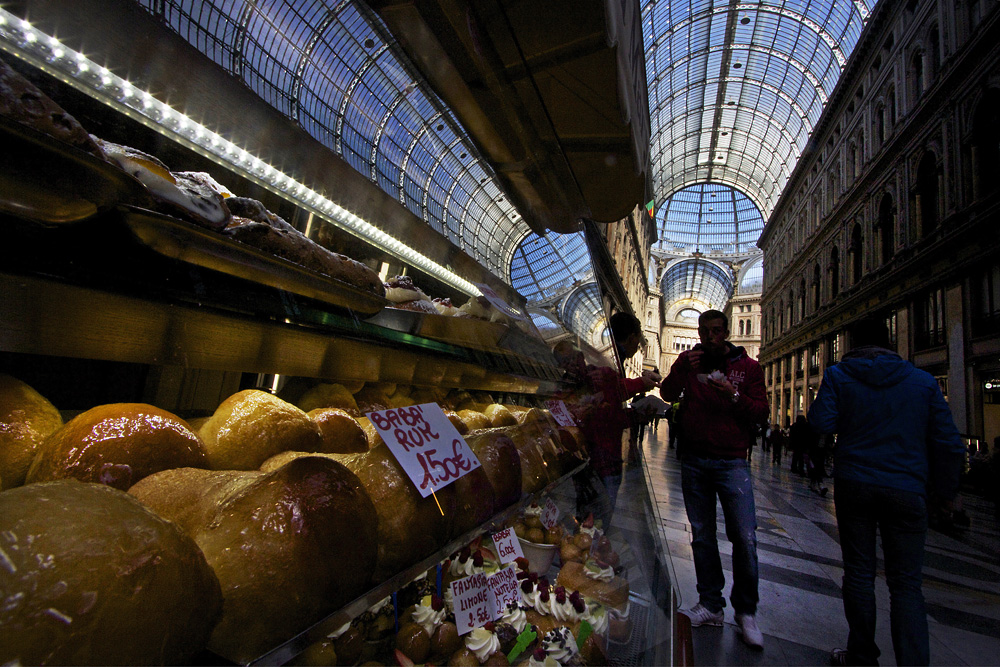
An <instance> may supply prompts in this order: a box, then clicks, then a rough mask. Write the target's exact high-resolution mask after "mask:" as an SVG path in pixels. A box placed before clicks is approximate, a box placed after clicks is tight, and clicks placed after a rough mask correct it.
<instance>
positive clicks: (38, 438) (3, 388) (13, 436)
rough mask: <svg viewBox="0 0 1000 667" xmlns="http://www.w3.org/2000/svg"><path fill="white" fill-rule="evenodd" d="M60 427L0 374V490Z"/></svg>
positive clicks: (48, 409) (26, 391) (42, 404)
mask: <svg viewBox="0 0 1000 667" xmlns="http://www.w3.org/2000/svg"><path fill="white" fill-rule="evenodd" d="M0 62H2V61H0ZM62 425H63V420H62V417H61V416H60V415H59V411H58V410H56V407H55V406H54V405H52V404H51V403H50V402H49V401H48V399H46V398H45V397H44V396H42V395H41V394H39V393H38V392H37V391H35V390H34V389H32V388H31V387H30V386H28V385H27V384H25V383H24V382H21V381H20V380H18V379H17V378H14V377H11V376H10V375H5V374H3V373H0V489H10V488H13V487H15V486H21V485H22V484H24V477H25V475H27V473H28V467H29V466H30V465H31V462H32V460H33V459H34V458H35V453H36V451H37V450H38V447H39V445H41V444H42V441H43V440H44V439H45V438H46V437H47V436H48V435H49V434H50V433H52V432H53V431H55V430H56V429H58V428H59V427H60V426H62Z"/></svg>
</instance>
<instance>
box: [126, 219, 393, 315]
mask: <svg viewBox="0 0 1000 667" xmlns="http://www.w3.org/2000/svg"><path fill="white" fill-rule="evenodd" d="M117 212H118V214H119V216H120V217H121V219H122V221H123V222H124V224H125V225H126V226H127V227H128V229H129V231H130V232H131V233H132V235H133V236H134V237H135V238H136V240H138V241H139V242H140V243H141V244H143V245H144V246H146V247H147V248H149V249H150V250H152V251H153V252H155V253H157V254H159V255H162V256H164V257H170V258H172V259H176V260H179V261H182V262H186V263H188V264H194V265H197V266H200V267H203V268H206V269H212V270H213V271H218V272H220V273H224V274H227V275H230V276H234V277H236V278H241V279H244V280H249V281H252V282H255V283H258V284H262V285H266V286H268V287H273V288H275V289H279V290H284V291H286V292H290V293H292V294H297V295H299V296H304V297H307V298H310V299H315V300H316V301H321V302H323V303H325V304H327V305H329V306H335V307H337V308H344V309H347V310H350V311H352V312H354V313H357V314H359V315H361V316H363V317H369V316H372V315H375V314H376V313H378V312H380V311H381V310H382V309H383V308H384V307H385V305H386V304H387V303H388V301H386V299H385V298H384V297H382V296H379V295H377V294H373V293H371V292H366V291H364V290H362V289H360V288H358V287H355V286H353V285H349V284H348V283H345V282H342V281H340V280H337V279H335V278H330V277H329V276H324V275H321V274H319V273H315V272H314V271H311V270H309V269H307V268H305V267H303V266H299V265H298V264H295V263H294V262H290V261H288V260H285V259H283V258H281V257H277V256H275V255H272V254H270V253H268V252H265V251H263V250H259V249H258V248H255V247H253V246H250V245H247V244H244V243H241V242H239V241H235V240H233V239H228V238H226V237H224V236H222V235H220V234H219V233H217V232H213V231H211V230H209V229H205V228H201V227H198V226H196V225H193V224H191V223H188V222H184V221H183V220H178V219H176V218H172V217H170V216H167V215H163V214H161V213H156V212H154V211H148V210H145V209H142V208H137V207H134V206H119V207H118V208H117Z"/></svg>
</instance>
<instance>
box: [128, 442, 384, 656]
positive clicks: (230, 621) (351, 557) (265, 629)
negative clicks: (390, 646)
mask: <svg viewBox="0 0 1000 667" xmlns="http://www.w3.org/2000/svg"><path fill="white" fill-rule="evenodd" d="M130 493H132V494H133V495H135V496H136V497H137V498H139V500H141V501H142V502H143V503H144V504H145V505H147V506H148V507H150V508H151V509H153V510H154V511H155V512H156V513H158V514H160V515H161V516H163V517H164V518H167V519H169V520H171V521H174V522H176V523H177V524H178V525H179V526H180V527H181V528H182V529H183V530H184V531H185V532H187V533H188V534H189V535H190V536H191V537H192V538H194V541H195V542H197V544H198V546H199V547H201V550H202V551H203V552H204V554H205V558H206V560H207V561H208V563H209V565H211V567H212V569H213V570H214V571H215V573H216V575H217V576H218V578H219V582H220V584H221V585H222V595H223V598H224V599H225V606H224V611H223V615H222V619H221V620H220V621H219V624H218V625H217V626H216V628H215V631H214V632H213V633H212V637H211V639H210V641H209V648H211V649H212V650H213V651H215V652H216V653H218V654H219V655H221V656H223V657H225V658H227V659H229V660H233V661H236V662H241V663H246V662H249V661H250V660H252V659H253V658H256V657H258V656H259V655H261V654H263V653H264V652H265V651H267V650H268V649H271V648H273V647H275V646H277V645H278V644H280V643H281V642H283V641H285V640H287V639H289V638H290V637H292V636H293V635H295V634H296V633H298V632H300V631H302V630H304V629H305V628H307V627H308V626H309V625H311V624H313V623H315V622H317V621H319V620H320V619H321V618H322V617H323V616H325V615H326V614H328V613H331V612H332V611H334V610H336V609H338V608H340V607H341V606H343V605H344V604H346V603H348V602H350V601H351V600H353V599H354V598H355V597H357V596H358V595H360V594H361V593H362V592H363V591H364V590H366V589H367V587H368V585H369V584H370V581H371V574H372V569H373V566H374V564H375V556H376V534H377V526H378V519H377V515H376V513H375V508H374V506H373V505H372V502H371V500H370V499H369V498H368V494H367V493H365V491H364V489H363V488H362V486H361V483H360V482H359V481H358V478H357V477H356V476H355V475H353V474H352V473H351V472H350V471H349V470H347V468H345V467H344V466H342V465H340V464H339V463H337V462H336V461H334V460H332V459H331V458H329V456H321V455H317V456H303V457H301V458H297V459H295V460H292V461H290V462H288V463H287V464H286V465H283V466H281V467H280V468H278V469H276V470H274V471H273V472H269V473H265V472H259V471H233V470H224V471H211V470H198V469H194V468H182V469H179V470H168V471H165V472H162V473H159V474H157V475H153V476H150V477H147V478H146V479H144V480H143V481H142V482H140V483H139V484H137V485H135V486H134V487H132V489H130Z"/></svg>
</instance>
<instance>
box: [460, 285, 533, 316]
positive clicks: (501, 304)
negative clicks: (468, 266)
mask: <svg viewBox="0 0 1000 667" xmlns="http://www.w3.org/2000/svg"><path fill="white" fill-rule="evenodd" d="M473 285H475V286H476V287H478V288H479V291H480V292H482V293H483V296H485V297H486V300H487V301H489V302H490V303H492V304H493V307H494V308H496V309H497V310H499V311H500V312H501V313H503V314H504V315H507V316H509V317H512V318H514V319H515V320H526V319H528V318H527V317H525V316H524V315H523V314H522V313H521V312H520V311H519V310H517V309H516V308H514V307H512V306H511V305H510V304H509V303H507V302H506V301H504V300H503V299H502V298H500V295H499V294H497V293H496V292H495V291H493V288H492V287H490V286H489V285H486V284H483V283H473Z"/></svg>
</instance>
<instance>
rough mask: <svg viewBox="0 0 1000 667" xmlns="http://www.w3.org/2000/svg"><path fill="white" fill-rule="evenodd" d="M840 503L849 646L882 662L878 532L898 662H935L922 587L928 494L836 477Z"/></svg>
mask: <svg viewBox="0 0 1000 667" xmlns="http://www.w3.org/2000/svg"><path fill="white" fill-rule="evenodd" d="M835 505H836V508H837V527H838V530H839V531H840V548H841V551H842V553H843V558H844V588H843V591H844V614H845V615H846V616H847V625H848V628H849V629H850V632H849V634H848V637H847V651H848V654H849V656H850V660H851V661H852V662H854V663H856V664H860V665H869V664H870V665H877V664H878V657H879V654H880V652H879V649H878V646H876V644H875V568H876V563H875V531H876V528H877V529H878V532H879V533H880V534H881V535H882V552H883V554H884V555H885V579H886V583H887V584H888V585H889V594H890V602H889V625H890V628H891V632H892V648H893V650H894V651H895V652H896V663H897V664H900V665H926V664H928V663H929V662H930V645H929V640H928V636H927V612H926V610H925V609H924V595H923V592H922V591H921V585H922V580H923V578H922V575H921V569H922V568H923V563H924V538H925V537H926V536H927V502H926V500H925V498H924V497H923V496H921V495H920V494H917V493H912V492H908V491H900V490H897V489H890V488H886V487H881V486H874V485H872V484H865V483H863V482H852V481H850V480H841V479H838V480H837V486H836V498H835Z"/></svg>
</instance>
